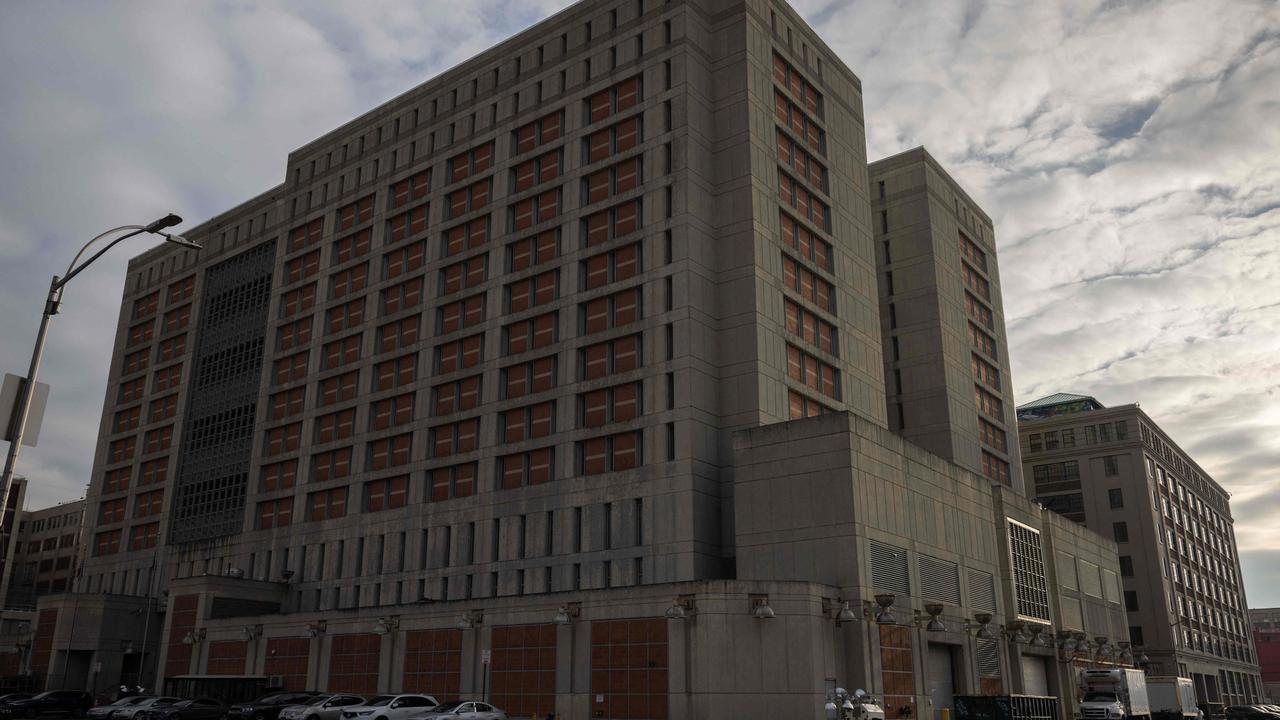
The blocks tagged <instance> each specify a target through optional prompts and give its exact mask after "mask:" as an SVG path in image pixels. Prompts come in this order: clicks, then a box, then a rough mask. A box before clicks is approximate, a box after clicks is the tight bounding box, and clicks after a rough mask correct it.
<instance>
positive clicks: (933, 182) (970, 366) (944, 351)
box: [870, 148, 1024, 492]
mask: <svg viewBox="0 0 1280 720" xmlns="http://www.w3.org/2000/svg"><path fill="white" fill-rule="evenodd" d="M870 173H871V193H872V195H871V197H872V200H871V203H872V206H871V209H872V213H871V214H872V227H873V228H874V231H875V239H876V258H877V265H878V270H879V272H878V273H877V277H878V279H879V285H880V331H881V333H882V338H883V347H884V376H885V385H886V390H887V392H886V400H887V413H888V419H889V427H891V428H893V429H895V430H897V431H898V432H899V433H901V434H902V436H903V437H905V438H907V439H908V440H910V441H911V442H913V443H916V444H917V445H919V446H920V447H923V448H925V449H926V450H929V451H931V452H933V453H936V454H938V455H940V456H942V457H944V458H946V459H948V460H951V461H952V462H954V463H956V464H957V465H960V466H961V467H963V468H966V469H968V470H971V471H973V472H975V473H978V474H980V475H984V476H985V477H987V478H989V479H991V480H992V481H994V482H999V483H1000V484H1002V485H1008V486H1010V487H1012V488H1014V489H1015V490H1017V491H1018V492H1023V491H1024V488H1023V480H1022V463H1021V461H1020V459H1019V457H1018V443H1017V442H1016V438H1014V437H1012V436H1013V435H1015V434H1016V429H1015V419H1014V401H1013V381H1012V379H1011V378H1012V375H1011V373H1010V370H1009V343H1008V339H1007V338H1006V336H1005V325H1004V304H1003V301H1002V299H1001V294H1000V272H999V269H998V268H997V266H996V251H995V249H996V243H995V230H994V228H993V226H992V224H991V219H990V218H989V217H988V216H987V214H986V213H985V212H984V211H983V210H982V208H980V207H978V205H977V203H975V202H974V201H973V199H972V198H971V197H969V195H968V193H966V192H965V191H964V189H963V188H961V187H960V185H959V184H958V183H957V182H956V181H955V180H953V179H952V178H951V176H950V175H948V174H947V172H946V170H944V169H943V168H942V166H941V165H939V164H938V162H937V161H936V160H934V159H933V157H932V156H931V155H929V153H928V152H927V151H925V149H924V148H916V149H915V150H911V151H908V152H905V153H902V154H900V155H895V156H893V157H890V158H885V159H884V160H879V161H877V162H874V163H872V164H871V166H870Z"/></svg>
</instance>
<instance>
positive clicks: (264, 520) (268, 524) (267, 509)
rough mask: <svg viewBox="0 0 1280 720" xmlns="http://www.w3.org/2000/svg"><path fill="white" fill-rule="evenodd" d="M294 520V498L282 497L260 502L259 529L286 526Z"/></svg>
mask: <svg viewBox="0 0 1280 720" xmlns="http://www.w3.org/2000/svg"><path fill="white" fill-rule="evenodd" d="M292 520H293V498H292V497H282V498H277V499H275V500H267V501H264V502H260V503H258V529H260V530H268V529H270V528H276V527H286V526H288V525H289V523H290V522H291V521H292Z"/></svg>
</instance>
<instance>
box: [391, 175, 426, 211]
mask: <svg viewBox="0 0 1280 720" xmlns="http://www.w3.org/2000/svg"><path fill="white" fill-rule="evenodd" d="M430 191H431V170H430V169H429V168H428V169H427V170H423V171H422V172H419V173H417V174H415V175H413V176H411V177H407V178H405V179H404V180H401V181H400V182H398V183H395V184H394V185H392V186H391V207H392V209H395V208H399V207H403V206H405V205H407V204H409V203H410V202H412V201H414V200H421V199H422V198H424V197H426V196H427V193H428V192H430Z"/></svg>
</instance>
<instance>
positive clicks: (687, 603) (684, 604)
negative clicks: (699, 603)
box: [663, 595, 693, 620]
mask: <svg viewBox="0 0 1280 720" xmlns="http://www.w3.org/2000/svg"><path fill="white" fill-rule="evenodd" d="M690 615H693V596H692V595H677V596H676V597H675V598H674V599H672V600H671V607H669V608H667V611H666V612H665V613H663V616H665V617H666V618H667V619H668V620H686V619H688V618H689V616H690Z"/></svg>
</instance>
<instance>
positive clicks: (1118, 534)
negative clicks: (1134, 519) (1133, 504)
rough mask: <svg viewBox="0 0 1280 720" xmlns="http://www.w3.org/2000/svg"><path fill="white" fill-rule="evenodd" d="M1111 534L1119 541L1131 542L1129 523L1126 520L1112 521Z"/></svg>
mask: <svg viewBox="0 0 1280 720" xmlns="http://www.w3.org/2000/svg"><path fill="white" fill-rule="evenodd" d="M1111 534H1112V535H1113V536H1114V537H1115V540H1116V542H1118V543H1127V542H1129V525H1128V523H1125V522H1115V523H1111Z"/></svg>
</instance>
